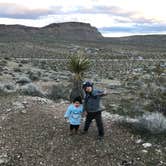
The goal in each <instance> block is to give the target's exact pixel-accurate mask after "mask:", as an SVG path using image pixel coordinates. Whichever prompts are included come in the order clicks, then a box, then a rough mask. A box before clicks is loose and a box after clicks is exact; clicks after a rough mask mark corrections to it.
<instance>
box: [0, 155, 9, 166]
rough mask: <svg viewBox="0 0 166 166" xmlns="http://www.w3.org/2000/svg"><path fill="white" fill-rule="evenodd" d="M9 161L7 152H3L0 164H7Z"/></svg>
mask: <svg viewBox="0 0 166 166" xmlns="http://www.w3.org/2000/svg"><path fill="white" fill-rule="evenodd" d="M7 162H8V158H7V154H6V153H3V154H1V155H0V164H6V163H7Z"/></svg>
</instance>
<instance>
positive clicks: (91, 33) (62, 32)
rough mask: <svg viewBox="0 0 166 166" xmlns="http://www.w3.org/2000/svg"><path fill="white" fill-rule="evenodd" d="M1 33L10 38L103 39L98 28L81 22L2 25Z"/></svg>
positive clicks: (0, 26)
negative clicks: (44, 24) (43, 24)
mask: <svg viewBox="0 0 166 166" xmlns="http://www.w3.org/2000/svg"><path fill="white" fill-rule="evenodd" d="M0 35H1V36H7V37H8V38H13V37H16V36H17V37H18V39H19V40H20V39H22V40H27V39H31V38H32V37H33V38H34V37H39V38H41V37H42V38H43V37H44V36H45V37H47V38H50V39H64V40H85V41H86V40H93V41H94V40H98V39H102V38H103V37H102V35H101V33H100V32H99V31H98V30H97V28H95V27H92V26H91V25H90V24H87V23H81V22H65V23H53V24H50V25H48V26H45V27H42V28H37V27H27V26H22V25H2V24H1V25H0Z"/></svg>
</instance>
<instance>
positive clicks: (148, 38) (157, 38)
mask: <svg viewBox="0 0 166 166" xmlns="http://www.w3.org/2000/svg"><path fill="white" fill-rule="evenodd" d="M104 41H105V42H107V43H114V44H123V45H131V46H132V45H133V46H137V47H139V46H150V47H158V48H161V47H166V35H162V34H161V35H135V36H128V37H114V38H113V37H107V38H104Z"/></svg>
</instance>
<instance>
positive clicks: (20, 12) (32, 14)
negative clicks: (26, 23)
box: [0, 3, 61, 19]
mask: <svg viewBox="0 0 166 166" xmlns="http://www.w3.org/2000/svg"><path fill="white" fill-rule="evenodd" d="M60 12H61V7H54V8H50V9H42V8H39V9H29V8H27V7H24V6H21V5H17V4H15V3H0V17H1V18H16V19H37V18H39V17H41V16H47V15H50V14H59V13H60Z"/></svg>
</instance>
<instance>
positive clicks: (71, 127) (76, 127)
mask: <svg viewBox="0 0 166 166" xmlns="http://www.w3.org/2000/svg"><path fill="white" fill-rule="evenodd" d="M79 126H80V125H72V124H70V131H72V130H73V129H75V131H76V132H77V130H78V128H79Z"/></svg>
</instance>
